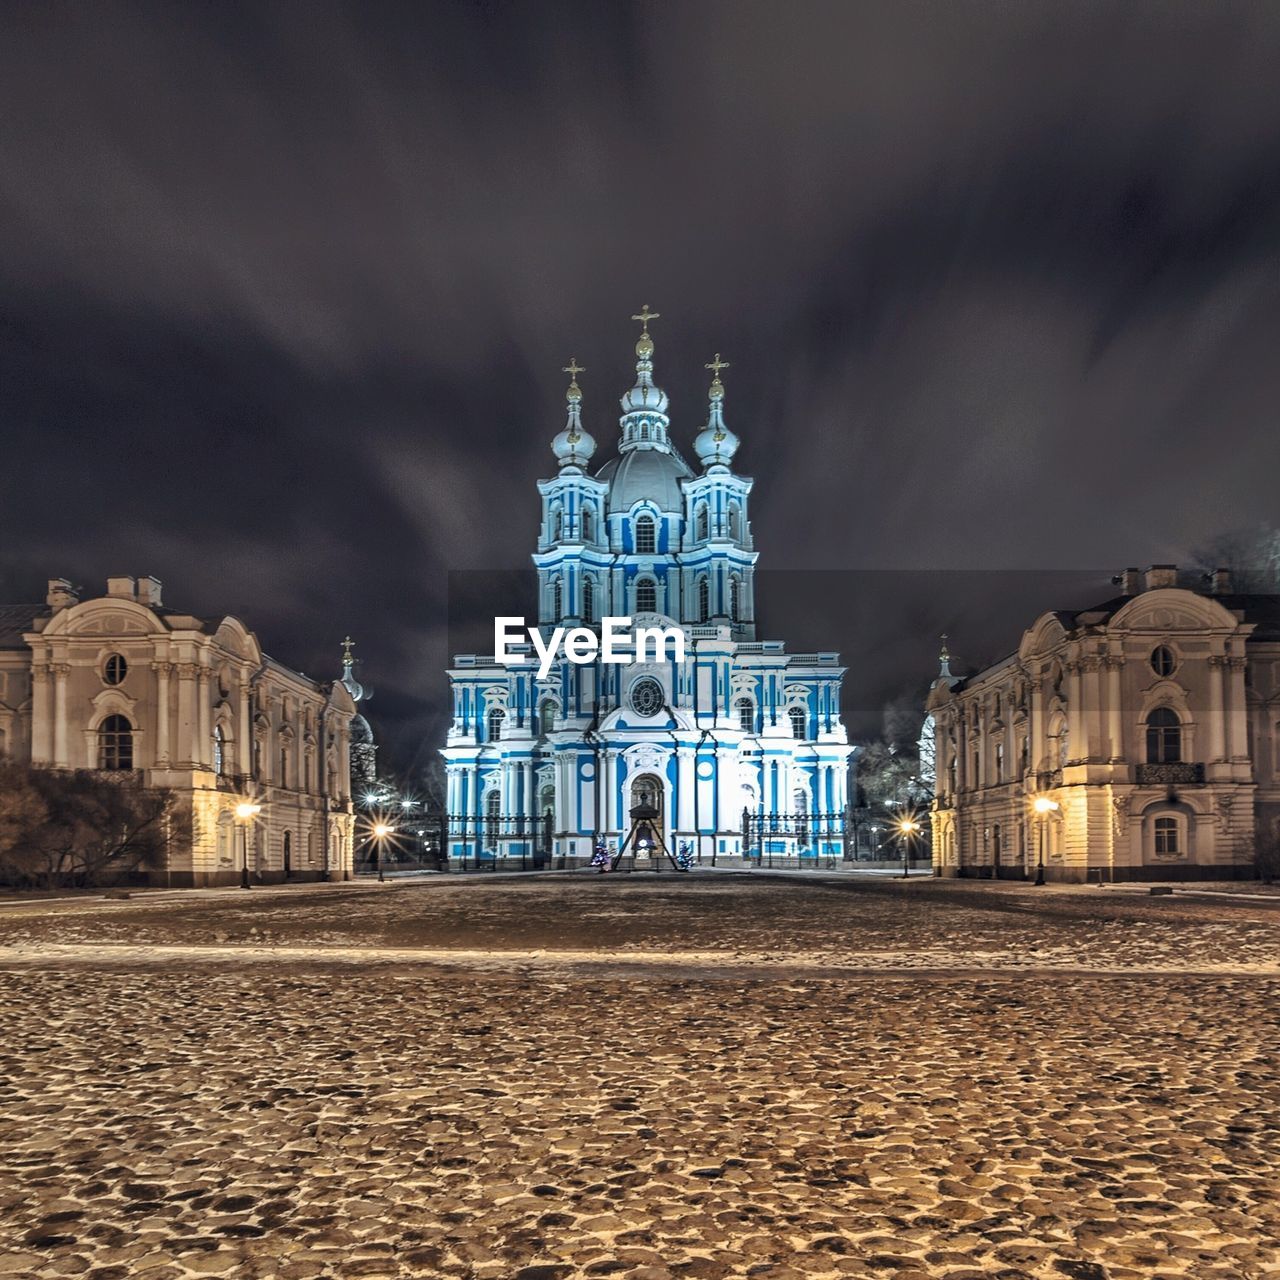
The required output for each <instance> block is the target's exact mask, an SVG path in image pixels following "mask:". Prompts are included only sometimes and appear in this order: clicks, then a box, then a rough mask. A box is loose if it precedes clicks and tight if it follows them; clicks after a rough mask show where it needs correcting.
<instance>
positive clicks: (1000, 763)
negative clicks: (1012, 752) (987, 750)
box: [996, 742, 1004, 782]
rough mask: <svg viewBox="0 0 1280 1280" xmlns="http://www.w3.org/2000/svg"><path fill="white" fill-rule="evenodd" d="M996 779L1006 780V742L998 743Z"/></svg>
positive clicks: (998, 780) (999, 780)
mask: <svg viewBox="0 0 1280 1280" xmlns="http://www.w3.org/2000/svg"><path fill="white" fill-rule="evenodd" d="M996 781H997V782H1003V781H1004V743H1003V742H997V743H996Z"/></svg>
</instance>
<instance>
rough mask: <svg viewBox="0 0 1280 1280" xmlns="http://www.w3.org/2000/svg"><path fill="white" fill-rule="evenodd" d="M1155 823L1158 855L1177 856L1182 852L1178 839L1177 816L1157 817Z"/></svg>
mask: <svg viewBox="0 0 1280 1280" xmlns="http://www.w3.org/2000/svg"><path fill="white" fill-rule="evenodd" d="M1154 825H1155V832H1154V834H1155V851H1156V856H1157V857H1161V856H1162V857H1166V858H1176V857H1177V856H1178V855H1179V854H1180V853H1181V852H1182V848H1181V845H1180V844H1179V841H1178V820H1177V818H1157V819H1156V820H1155V824H1154Z"/></svg>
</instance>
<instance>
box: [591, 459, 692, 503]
mask: <svg viewBox="0 0 1280 1280" xmlns="http://www.w3.org/2000/svg"><path fill="white" fill-rule="evenodd" d="M693 474H694V472H693V469H692V468H691V467H690V466H689V464H688V463H687V462H686V461H685V460H684V459H683V458H682V457H681V456H680V455H679V454H678V453H676V452H675V451H674V450H671V451H668V450H666V449H633V450H631V451H630V452H628V453H624V454H623V455H622V456H621V457H620V458H611V459H610V460H609V461H608V462H606V463H605V464H604V466H603V467H601V468H600V470H599V471H598V472H597V473H596V479H597V480H605V481H607V482H608V485H609V511H610V512H627V511H630V510H631V508H632V507H633V506H635V504H636V503H637V502H645V501H648V502H652V503H654V504H655V505H656V506H657V508H658V510H659V511H672V512H676V513H679V512H682V511H683V510H684V494H683V492H682V491H681V489H680V481H681V480H690V479H692V478H693Z"/></svg>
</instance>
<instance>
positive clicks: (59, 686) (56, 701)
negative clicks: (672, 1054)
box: [53, 662, 97, 769]
mask: <svg viewBox="0 0 1280 1280" xmlns="http://www.w3.org/2000/svg"><path fill="white" fill-rule="evenodd" d="M70 674H71V668H70V666H69V665H68V664H67V663H65V662H58V663H55V664H54V667H53V763H54V766H55V767H56V768H58V769H65V768H67V766H68V764H69V763H70V761H69V760H68V758H67V676H68V675H70ZM93 763H94V764H97V761H96V760H95V761H93Z"/></svg>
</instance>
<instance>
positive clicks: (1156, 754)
mask: <svg viewBox="0 0 1280 1280" xmlns="http://www.w3.org/2000/svg"><path fill="white" fill-rule="evenodd" d="M1181 759H1182V722H1181V721H1180V720H1179V719H1178V716H1177V713H1176V712H1175V711H1174V710H1173V709H1172V708H1171V707H1157V708H1156V709H1155V710H1154V711H1153V712H1152V713H1151V714H1150V715H1149V716H1148V717H1147V763H1148V764H1177V763H1178V762H1179V761H1180V760H1181Z"/></svg>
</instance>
